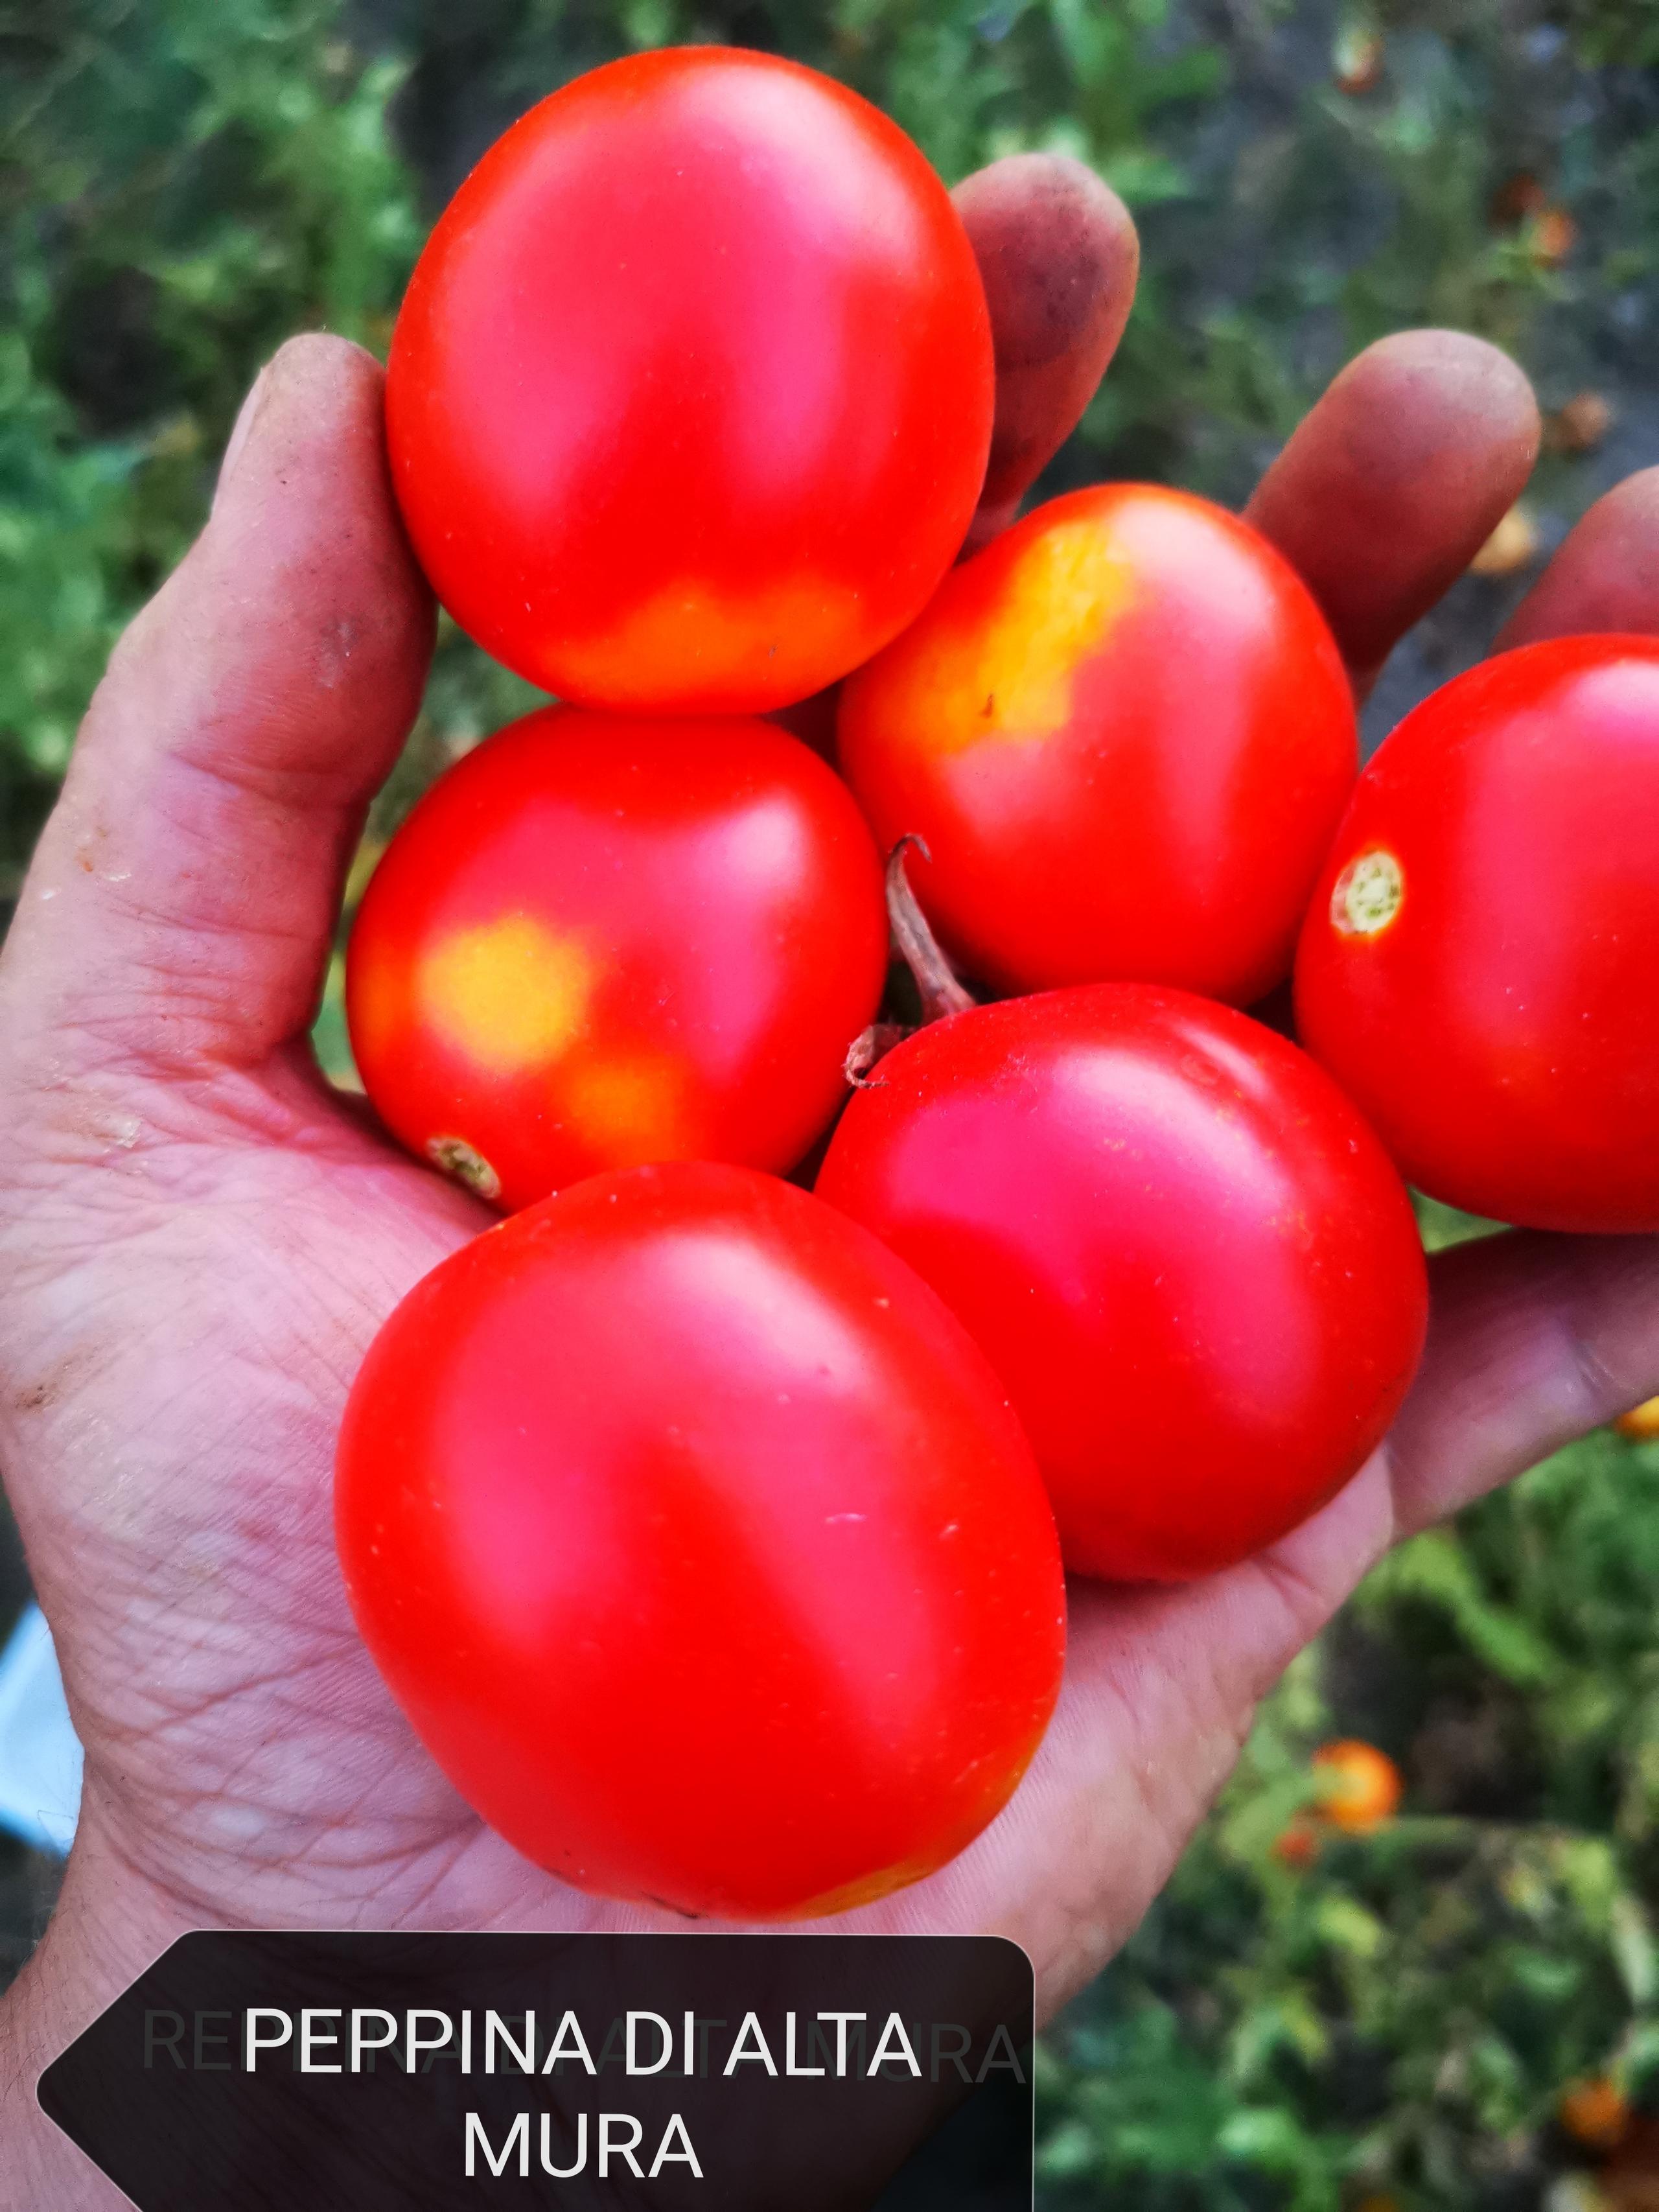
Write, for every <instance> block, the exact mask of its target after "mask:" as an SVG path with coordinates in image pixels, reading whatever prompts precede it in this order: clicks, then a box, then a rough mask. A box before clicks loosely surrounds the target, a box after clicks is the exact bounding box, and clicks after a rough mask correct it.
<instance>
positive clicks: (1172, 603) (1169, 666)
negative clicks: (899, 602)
mask: <svg viewBox="0 0 1659 2212" xmlns="http://www.w3.org/2000/svg"><path fill="white" fill-rule="evenodd" d="M839 742H840V751H841V761H842V769H843V771H844V773H845V774H846V775H847V777H848V781H850V782H851V783H852V785H853V787H854V790H855V791H856V792H857V793H858V795H859V799H860V803H861V804H862V805H863V806H864V809H865V811H866V814H867V815H868V817H869V819H870V821H871V823H872V825H873V827H874V829H875V831H876V834H877V836H878V839H879V840H880V842H882V844H883V845H884V846H888V847H890V846H891V845H892V844H894V843H895V842H896V841H897V840H898V839H899V838H900V837H902V836H906V835H909V836H915V837H918V838H919V839H921V842H922V845H923V847H924V848H925V851H922V852H919V853H918V854H916V856H915V859H914V860H913V864H912V868H911V880H912V882H913V884H915V890H916V894H917V896H918V897H919V899H920V900H921V904H922V907H923V908H924V909H925V911H926V913H927V918H928V920H929V921H931V922H932V923H933V927H934V928H935V929H936V930H937V931H938V932H939V935H940V937H941V938H942V939H943V940H944V941H945V945H946V947H947V949H948V950H949V951H951V953H952V954H953V955H954V957H956V958H957V960H958V961H959V962H960V963H961V964H962V965H963V966H964V967H965V968H966V969H968V970H969V972H970V973H971V974H973V975H976V976H978V977H980V978H981V980H983V981H986V982H987V983H990V984H993V985H994V986H996V987H998V988H999V989H1002V990H1031V989H1042V988H1047V987H1051V986H1054V985H1057V984H1066V983H1085V982H1097V981H1114V980H1127V981H1143V982H1159V983H1168V984H1176V985H1179V986H1182V987H1185V988H1187V989H1188V990H1194V991H1198V992H1200V993H1202V994H1205V995H1206V996H1208V997H1212V998H1218V999H1225V1000H1230V1001H1231V1002H1232V1003H1234V1004H1236V1005H1244V1004H1246V1003H1248V1002H1249V1001H1250V1000H1254V999H1257V998H1260V997H1261V995H1262V994H1264V993H1265V992H1267V990H1269V989H1270V988H1271V987H1273V985H1274V984H1275V983H1277V982H1279V981H1280V980H1281V979H1282V978H1283V976H1284V975H1285V973H1286V971H1287V970H1288V969H1289V966H1290V962H1291V950H1292V947H1293V945H1294V943H1295V937H1296V930H1297V923H1298V922H1299V921H1300V920H1301V916H1302V910H1303V908H1304V905H1305V903H1306V901H1307V896H1308V893H1309V891H1310V889H1311V888H1312V885H1313V881H1314V878H1315V876H1316V874H1317V872H1318V870H1319V866H1320V863H1321V861H1322V859H1323V858H1324V854H1325V848H1326V846H1327V844H1328V841H1329V838H1330V836H1331V833H1332V831H1333V830H1334V828H1335V826H1336V823H1337V820H1338V818H1339V817H1340V814H1341V811H1342V807H1343V805H1344V802H1345V801H1346V797H1347V795H1348V792H1349V789H1350V787H1352V782H1353V780H1354V776H1355V774H1356V771H1357V769H1358V738H1357V732H1356V725H1355V720H1354V708H1353V701H1352V693H1351V691H1350V689H1349V685H1348V680H1347V678H1346V673H1345V672H1344V670H1343V666H1342V662H1341V659H1340V654H1339V653H1338V651H1337V648H1336V645H1335V642H1334V640H1333V638H1332V636H1331V634H1330V631H1329V629H1328V627H1327V625H1326V623H1325V621H1324V618H1323V617H1322V615H1321V613H1320V611H1319V610H1318V608H1317V607H1316V605H1315V604H1314V601H1313V599H1312V597H1311V595H1310V593H1309V592H1308V590H1307V588H1306V586H1304V584H1303V583H1302V582H1301V580H1299V579H1298V578H1297V576H1296V574H1294V573H1293V571H1292V570H1291V568H1290V567H1289V565H1288V563H1287V562H1285V561H1284V560H1283V559H1282V558H1281V556H1279V554H1278V553H1277V552H1275V551H1274V550H1273V547H1271V546H1270V545H1269V544H1267V541H1266V540H1265V539H1264V538H1260V537H1258V536H1257V535H1256V533H1255V532H1254V531H1252V530H1250V529H1249V527H1248V526H1246V525H1245V524H1243V523H1242V522H1240V521H1238V520H1237V519H1236V518H1235V517H1234V516H1232V515H1231V514H1228V513H1225V512H1224V510H1223V509H1221V508H1220V507H1213V506H1212V505H1210V504H1209V502H1207V501H1204V500H1200V499H1195V498H1193V497H1192V496H1191V495H1188V494H1187V493H1184V492H1176V491H1169V490H1164V489H1160V488H1158V487H1156V486H1152V485H1145V484H1112V485H1103V486H1101V487H1099V488H1097V489H1093V490H1089V491H1081V492H1074V493H1072V494H1070V495H1067V496H1066V497H1065V498H1061V499H1056V500H1052V501H1049V502H1048V505H1047V506H1045V507H1039V508H1037V509H1036V512H1035V513H1032V514H1030V515H1029V516H1027V518H1026V519H1025V520H1024V521H1023V522H1021V523H1019V524H1017V525H1016V526H1015V527H1014V528H1013V529H1012V530H1010V531H1008V532H1006V534H1005V535H1004V536H1003V537H1001V538H998V539H997V540H996V541H995V542H994V544H992V545H990V546H989V547H988V548H987V550H985V551H984V552H982V553H981V554H979V555H977V556H975V558H974V559H973V560H972V561H969V562H966V563H965V564H964V565H963V567H961V568H957V570H955V571H954V572H953V573H952V574H951V575H950V576H949V577H948V578H947V579H946V580H945V583H944V584H943V585H942V586H941V587H940V589H939V592H937V593H936V594H935V596H934V598H933V600H932V602H931V603H930V605H928V607H927V610H926V611H925V612H924V613H923V614H922V615H921V617H920V619H919V620H918V621H917V622H916V623H914V624H913V625H912V627H911V628H910V629H908V630H907V631H906V632H905V633H904V635H902V637H901V638H899V639H898V640H897V641H896V642H895V643H894V644H893V645H891V646H890V647H888V648H887V650H886V651H885V652H884V653H882V654H880V655H879V656H878V658H877V659H875V660H874V661H872V663H871V665H869V666H868V667H867V668H864V669H861V670H860V671H859V672H858V674H857V675H855V676H854V678H852V679H851V680H850V681H849V682H848V684H847V685H846V686H845V688H844V690H843V692H842V703H841V709H840V720H839Z"/></svg>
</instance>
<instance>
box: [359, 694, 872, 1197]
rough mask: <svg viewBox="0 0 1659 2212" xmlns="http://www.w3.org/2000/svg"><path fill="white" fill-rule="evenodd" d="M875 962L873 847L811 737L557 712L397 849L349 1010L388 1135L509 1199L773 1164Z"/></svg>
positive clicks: (854, 1016) (792, 1152) (833, 1086)
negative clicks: (636, 1177)
mask: <svg viewBox="0 0 1659 2212" xmlns="http://www.w3.org/2000/svg"><path fill="white" fill-rule="evenodd" d="M886 965H887V925H886V919H885V915H884V908H883V904H882V885H881V867H880V862H879V860H878V855H877V853H876V849H875V847H874V845H873V844H872V842H871V839H870V835H869V832H868V830H867V829H866V827H865V825H864V823H863V821H862V820H861V818H860V815H859V811H858V809H857V807H856V806H855V805H854V802H853V800H852V799H851V797H850V795H849V794H848V791H847V788H846V787H845V785H843V784H842V782H841V781H840V780H839V779H838V778H837V777H836V775H835V774H834V773H833V772H832V771H831V770H830V769H828V768H827V767H825V765H824V764H823V762H822V761H821V760H819V759H818V758H817V757H816V755H814V754H813V753H811V751H810V750H808V749H807V748H806V747H805V745H802V744H799V743H798V742H797V741H796V740H795V739H794V738H790V737H787V736H786V735H785V734H784V733H783V732H781V730H777V729H775V728H773V727H772V726H770V725H769V724H768V723H764V722H760V721H756V720H747V719H743V718H739V717H737V716H733V717H731V718H729V719H726V720H702V721H695V722H691V721H688V722H661V721H653V720H641V719H636V718H632V717H626V716H611V715H598V714H588V713H586V712H583V711H581V710H580V709H575V708H549V709H547V710H545V711H544V712H543V713H540V714H532V715H529V716H527V717H526V719H525V720H523V721H520V722H515V723H513V724H512V725H511V726H510V727H508V728H507V729H505V730H502V731H501V732H498V734H497V735H496V736H495V737H493V738H489V739H487V740H486V742H485V743H484V744H482V745H480V746H479V747H478V748H477V750H476V751H474V752H471V753H469V754H467V755H466V756H465V758H464V759H462V760H461V761H460V762H459V763H457V764H456V766H455V767H453V769H450V770H449V772H448V773H447V775H445V776H443V777H442V778H441V780H440V781H439V782H438V783H437V784H435V786H434V787H433V788H432V789H431V791H429V792H428V793H427V795H426V796H425V798H423V799H422V800H421V802H420V804H419V805H417V806H416V809H415V811H414V812H413V813H412V814H411V815H410V818H409V820H408V821H407V822H406V823H404V827H403V828H402V829H400V830H399V831H398V835H397V836H396V837H395V838H394V839H393V840H392V844H391V845H390V847H389V848H388V849H387V851H386V855H385V857H384V858H383V859H382V860H381V862H380V866H379V867H378V869H377V870H376V871H375V873H374V876H373V878H371V879H370V882H369V886H368V891H367V893H366V894H365V896H364V898H363V902H362V907H361V908H360V909H359V911H358V915H357V919H356V925H355V927H354V928H353V931H352V936H351V942H350V945H349V953H348V959H347V967H346V1006H347V1015H348V1018H349V1024H350V1031H351V1042H352V1048H353V1050H354V1052H355V1054H356V1059H357V1064H358V1066H359V1069H360V1070H361V1072H362V1078H363V1081H364V1085H365V1086H366V1088H367V1089H368V1094H369V1097H371V1099H373V1101H374V1104H375V1106H376V1107H377V1108H378V1109H379V1111H380V1115H381V1116H382V1118H383V1119H384V1120H385V1121H386V1123H387V1124H388V1126H389V1127H391V1128H392V1130H393V1131H394V1132H395V1133H397V1135H398V1137H400V1138H401V1139H403V1141H404V1143H405V1144H406V1145H408V1146H409V1147H410V1150H411V1151H413V1152H417V1153H419V1154H421V1155H422V1157H423V1158H428V1159H430V1160H432V1161H433V1162H434V1163H435V1164H436V1165H439V1166H441V1167H445V1168H447V1169H449V1170H452V1171H454V1172H459V1174H461V1175H462V1176H463V1177H464V1178H465V1179H466V1180H468V1181H470V1182H471V1183H472V1184H473V1187H474V1188H477V1189H478V1190H479V1191H480V1192H481V1194H483V1196H485V1197H489V1198H495V1199H498V1200H499V1201H500V1203H501V1205H503V1206H507V1207H509V1208H512V1207H517V1206H526V1205H528V1204H529V1203H530V1202H531V1201H532V1200H534V1199H538V1198H544V1197H545V1196H547V1194H549V1193H550V1191H552V1190H555V1189H558V1188H562V1187H563V1186H564V1185H565V1184H567V1183H570V1182H577V1181H579V1180H580V1178H581V1177H582V1176H586V1175H591V1174H594V1173H597V1172H598V1171H599V1170H601V1169H604V1168H610V1167H622V1166H634V1165H635V1164H639V1163H641V1162H642V1161H646V1160H665V1159H683V1158H707V1159H724V1160H733V1161H738V1162H741V1163H743V1164H746V1165H749V1166H752V1167H761V1168H767V1169H770V1170H774V1171H775V1172H777V1173H780V1174H781V1173H782V1172H783V1171H784V1170H787V1169H788V1168H790V1167H792V1166H793V1164H795V1162H796V1161H798V1160H799V1158H801V1156H802V1154H803V1153H805V1152H806V1151H807V1150H808V1148H809V1147H810V1146H811V1144H812V1142H813V1140H814V1139H816V1138H817V1136H818V1135H819V1133H821V1132H822V1131H823V1128H824V1127H826V1126H827V1125H828V1123H829V1119H830V1116H831V1115H833V1113H834V1112H835V1110H836V1107H837V1106H838V1105H839V1103H841V1100H842V1097H844V1096H845V1095H846V1083H845V1079H844V1078H843V1075H842V1064H843V1062H844V1061H845V1059H846V1056H847V1050H848V1046H849V1045H850V1044H851V1043H852V1042H853V1040H854V1038H855V1037H856V1036H858V1034H859V1032H860V1030H862V1029H863V1028H864V1027H865V1025H866V1023H867V1022H869V1021H870V1019H871V1018H872V1015H873V1014H874V1012H875V1010H876V1006H877V1002H878V1000H879V998H880V995H881V990H882V984H883V981H884V975H885V973H886Z"/></svg>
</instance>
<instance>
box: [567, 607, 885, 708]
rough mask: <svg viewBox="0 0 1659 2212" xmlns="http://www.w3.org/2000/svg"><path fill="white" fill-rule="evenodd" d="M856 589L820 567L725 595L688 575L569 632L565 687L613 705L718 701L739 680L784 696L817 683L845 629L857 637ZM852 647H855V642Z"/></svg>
mask: <svg viewBox="0 0 1659 2212" xmlns="http://www.w3.org/2000/svg"><path fill="white" fill-rule="evenodd" d="M858 623H859V595H858V593H857V592H853V591H849V590H848V588H847V587H846V586H845V585H840V584H833V583H830V582H829V580H827V579H825V578H823V577H818V576H803V577H796V578H793V579H785V580H781V581H780V582H776V583H773V584H770V585H768V586H766V587H765V588H764V589H758V590H755V591H752V592H741V593H738V594H735V595H726V594H722V593H720V592H713V591H711V590H710V589H709V588H708V586H707V585H706V584H702V583H698V582H696V580H692V579H688V580H686V581H684V583H678V584H674V585H671V586H669V588H668V589H666V590H665V591H662V592H658V594H657V595H656V597H655V598H654V599H647V601H646V602H645V603H644V605H642V606H638V607H635V609H634V610H633V611H631V612H630V613H629V615H627V616H626V617H624V618H623V620H622V621H621V622H619V623H617V626H616V628H615V629H612V630H611V631H609V632H608V633H607V634H606V635H604V636H602V637H588V638H563V639H561V640H560V641H559V646H558V653H557V659H558V665H559V671H560V674H561V676H562V681H563V684H564V685H565V686H566V688H567V689H568V690H569V691H571V692H572V693H574V694H577V695H580V694H581V693H583V692H586V691H591V692H592V693H594V694H596V695H598V696H603V698H604V700H605V704H606V705H607V706H609V707H629V706H641V707H650V706H653V705H655V704H657V703H658V702H659V701H660V700H661V699H662V698H663V696H665V694H671V695H672V696H674V698H675V699H676V702H678V703H680V704H683V705H696V704H699V703H702V702H719V701H720V700H722V699H724V698H726V696H728V695H729V694H730V693H731V692H732V690H733V688H734V687H741V688H744V689H745V690H746V689H748V688H750V686H753V685H756V684H763V685H764V686H765V687H766V688H767V689H768V690H773V689H774V688H775V690H776V693H777V696H778V697H779V698H780V699H785V698H794V697H797V696H799V694H800V692H801V690H803V689H805V690H816V689H817V686H818V685H819V684H821V683H822V682H823V680H824V679H823V669H824V666H825V665H826V662H828V661H829V660H832V659H839V657H840V645H841V641H842V639H843V638H851V639H853V640H854V641H856V638H857V635H858ZM854 649H855V648H854Z"/></svg>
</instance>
